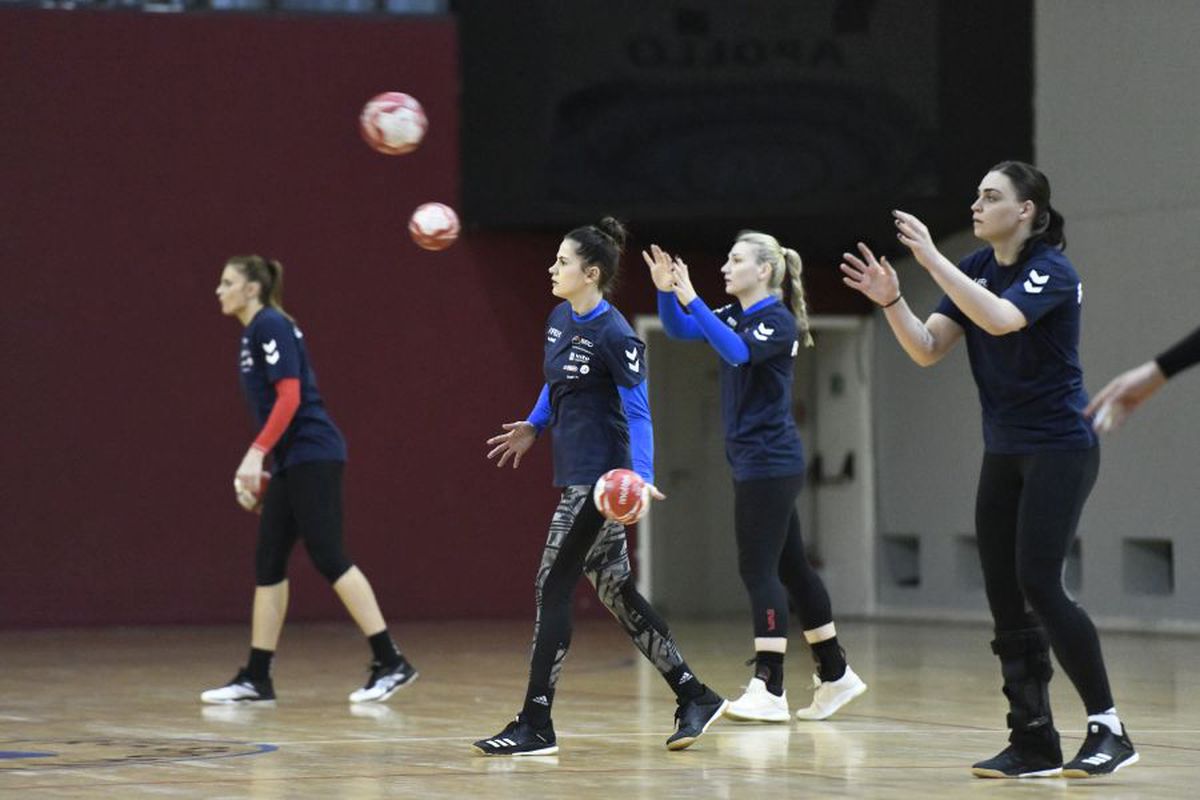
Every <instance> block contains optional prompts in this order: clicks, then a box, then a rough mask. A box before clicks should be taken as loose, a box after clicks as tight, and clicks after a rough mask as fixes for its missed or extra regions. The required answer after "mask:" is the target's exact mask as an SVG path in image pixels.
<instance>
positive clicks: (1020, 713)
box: [841, 161, 1138, 778]
mask: <svg viewBox="0 0 1200 800" xmlns="http://www.w3.org/2000/svg"><path fill="white" fill-rule="evenodd" d="M893 213H894V216H895V223H896V228H897V231H898V233H897V236H898V237H899V239H900V241H901V242H902V243H903V244H904V245H905V246H906V247H908V248H909V249H910V250H911V251H912V254H913V256H914V257H915V258H916V260H917V262H918V263H919V264H920V265H921V266H922V267H924V268H925V269H926V270H927V271H928V272H929V274H930V276H931V277H932V278H933V279H934V281H936V282H937V284H938V286H940V287H941V288H942V290H943V291H945V293H946V294H945V296H944V297H943V298H942V300H941V302H940V303H939V304H938V307H937V310H935V311H934V312H933V313H932V314H931V315H930V316H929V319H927V320H926V321H925V322H921V320H920V319H918V318H917V316H916V315H915V314H914V313H913V312H912V311H911V310H910V309H909V307H908V305H907V303H905V302H904V299H903V297H902V296H901V294H900V284H899V280H898V278H897V276H896V272H895V270H893V269H892V267H891V265H890V264H888V262H887V259H886V258H885V259H876V258H875V256H874V254H873V253H872V252H871V251H870V250H869V249H868V248H867V247H866V246H865V245H863V244H859V246H858V247H859V252H860V256H856V255H853V254H851V253H846V254H845V262H844V263H843V264H842V265H841V268H842V271H843V272H844V273H845V278H844V281H845V283H846V284H847V285H848V286H851V287H852V288H854V289H857V290H858V291H860V292H862V293H863V294H864V295H866V296H867V297H868V298H870V299H871V300H873V301H874V302H875V303H877V304H878V305H880V306H882V307H883V308H884V314H885V316H886V317H887V321H888V324H889V325H890V326H891V328H892V332H893V333H895V335H896V338H897V339H898V340H899V342H900V345H901V346H902V347H903V348H904V350H905V352H907V353H908V355H909V356H910V357H911V358H912V359H913V361H915V362H917V363H918V364H920V365H921V366H930V365H932V364H935V363H937V362H938V361H940V360H941V359H942V357H943V356H945V355H946V353H947V352H949V350H950V348H952V347H953V346H954V345H955V344H956V343H957V342H958V341H959V340H960V339H962V338H964V337H965V338H966V341H967V354H968V356H969V359H970V362H971V372H972V374H973V375H974V377H975V383H976V385H977V386H978V389H979V399H980V404H981V405H982V407H983V439H984V456H983V467H982V469H981V471H980V476H979V488H978V493H977V495H976V501H975V526H976V537H977V540H978V544H979V556H980V562H981V564H982V567H983V575H984V585H985V588H986V591H987V598H988V605H989V607H990V609H991V613H992V619H993V621H994V623H995V631H996V638H995V639H994V640H993V641H992V651H993V652H994V653H995V654H996V655H997V656H999V658H1000V667H1001V672H1002V675H1003V678H1004V694H1005V695H1006V696H1007V697H1008V701H1009V707H1010V712H1009V715H1008V725H1009V727H1010V728H1011V729H1012V733H1011V735H1010V737H1009V742H1010V744H1009V747H1007V748H1006V749H1005V750H1003V751H1002V752H1001V753H999V754H998V755H996V756H995V757H993V758H990V759H987V760H985V761H980V762H979V763H977V764H975V765H974V768H973V771H974V773H975V774H976V775H978V776H980V777H986V778H1012V777H1041V776H1051V775H1059V774H1062V775H1065V776H1067V777H1088V776H1093V775H1102V774H1106V773H1111V772H1114V771H1116V770H1118V769H1120V768H1121V767H1123V766H1126V765H1128V764H1132V763H1134V762H1136V761H1137V759H1138V755H1137V753H1136V752H1135V751H1134V749H1133V745H1132V743H1131V742H1130V741H1129V737H1128V736H1127V735H1126V733H1125V729H1124V726H1123V725H1122V724H1121V722H1120V720H1119V719H1118V717H1117V712H1116V708H1115V707H1114V705H1113V698H1112V692H1111V690H1110V689H1109V684H1108V675H1107V672H1106V671H1105V667H1104V658H1103V656H1102V655H1101V652H1100V639H1099V637H1098V636H1097V635H1096V628H1095V626H1094V625H1093V624H1092V621H1091V619H1090V618H1089V617H1088V615H1087V613H1086V612H1085V611H1084V610H1083V609H1082V608H1081V607H1080V606H1079V605H1078V604H1077V603H1076V602H1075V601H1074V600H1073V599H1072V598H1071V597H1070V596H1069V595H1068V594H1067V593H1066V590H1065V589H1064V587H1063V582H1062V575H1063V564H1064V562H1065V559H1066V556H1067V549H1068V547H1069V546H1070V544H1071V540H1072V539H1073V538H1074V536H1075V529H1076V526H1077V525H1078V523H1079V517H1080V514H1081V513H1082V511H1083V505H1084V502H1085V501H1086V500H1087V497H1088V494H1089V493H1090V492H1091V490H1092V486H1093V484H1095V482H1096V474H1097V472H1098V470H1099V466H1100V450H1099V447H1098V446H1097V442H1096V436H1095V434H1094V433H1093V431H1092V428H1091V426H1090V425H1089V424H1088V421H1087V420H1086V419H1085V417H1084V408H1085V406H1086V405H1087V393H1086V392H1085V391H1084V388H1083V370H1082V369H1081V368H1080V364H1079V329H1080V311H1081V305H1082V302H1083V284H1082V283H1081V282H1080V279H1079V275H1078V274H1077V273H1076V271H1075V268H1074V267H1073V266H1072V265H1071V262H1070V261H1068V260H1067V257H1066V255H1064V253H1063V249H1064V248H1065V246H1066V241H1065V238H1064V236H1063V218H1062V215H1061V214H1059V213H1058V212H1057V211H1055V210H1054V209H1053V208H1051V207H1050V183H1049V181H1048V180H1047V179H1046V176H1045V175H1043V174H1042V173H1041V172H1040V171H1038V170H1037V169H1036V168H1034V167H1032V166H1030V165H1029V164H1025V163H1022V162H1019V161H1005V162H1002V163H1000V164H997V165H996V166H995V167H993V168H992V169H991V170H990V171H989V172H988V173H987V175H985V176H984V178H983V180H982V181H981V182H980V184H979V190H978V196H977V198H976V200H975V202H974V203H972V205H971V214H972V218H971V219H972V224H973V229H974V232H975V235H976V236H977V237H978V238H979V239H982V240H983V241H984V242H986V243H987V246H986V247H984V248H982V249H980V250H977V251H975V252H974V253H972V254H971V255H969V256H967V257H966V258H965V259H963V260H962V262H961V263H959V264H958V266H957V267H956V266H955V265H954V264H953V263H951V262H950V261H949V260H947V259H946V257H945V256H943V255H942V254H941V253H940V252H939V251H938V249H937V247H936V246H935V245H934V243H933V239H932V237H931V236H930V234H929V231H928V229H927V228H926V227H925V225H924V224H922V223H921V221H920V220H918V219H917V218H916V217H914V216H913V215H911V214H906V213H904V212H903V211H896V212H893ZM1048 647H1052V648H1053V649H1054V654H1055V656H1056V657H1057V658H1058V662H1059V664H1061V665H1062V668H1063V669H1064V670H1065V671H1066V673H1067V676H1068V677H1069V678H1070V679H1071V682H1072V683H1073V684H1074V686H1075V689H1076V691H1078V692H1079V695H1080V697H1081V698H1082V700H1083V703H1084V706H1085V707H1086V709H1087V714H1088V722H1087V736H1086V738H1085V739H1084V742H1083V746H1082V747H1081V748H1080V750H1079V753H1078V755H1076V757H1075V758H1074V759H1073V760H1072V761H1070V762H1069V763H1067V764H1066V765H1065V766H1064V765H1063V759H1062V750H1061V748H1060V745H1059V737H1058V732H1057V731H1056V730H1055V728H1054V721H1053V717H1052V716H1051V713H1050V696H1049V689H1048V684H1049V681H1050V676H1051V674H1052V668H1051V663H1050V656H1049V652H1048Z"/></svg>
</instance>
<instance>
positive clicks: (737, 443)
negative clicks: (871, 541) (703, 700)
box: [642, 231, 867, 722]
mask: <svg viewBox="0 0 1200 800" xmlns="http://www.w3.org/2000/svg"><path fill="white" fill-rule="evenodd" d="M642 257H643V259H645V261H646V265H647V266H648V267H649V268H650V277H651V278H652V279H653V281H654V285H655V287H656V288H657V289H658V313H659V316H660V317H661V318H662V323H663V330H664V331H666V333H667V335H668V336H670V337H671V338H673V339H691V340H706V341H707V342H708V343H709V344H710V345H711V346H712V348H713V349H714V350H716V351H717V354H718V355H719V356H720V359H721V360H720V367H721V417H722V419H723V421H724V424H725V456H726V458H727V459H728V461H729V464H730V466H731V467H732V468H733V498H734V499H733V517H734V532H735V535H736V537H737V549H738V572H739V573H740V574H741V577H742V583H743V584H744V585H745V587H746V591H747V593H748V594H749V595H750V607H751V613H752V621H753V627H754V662H753V663H754V676H753V677H752V678H751V679H750V682H749V684H748V685H747V686H746V692H745V693H744V694H743V695H742V696H741V697H740V698H738V699H737V700H734V701H733V702H732V703H731V704H730V707H729V709H728V710H727V711H726V712H725V714H726V716H728V717H730V718H731V719H736V720H741V721H745V722H787V721H788V720H789V719H791V711H790V710H789V708H788V701H787V693H786V692H785V691H784V689H783V661H784V656H785V654H786V653H787V645H788V622H789V619H788V618H789V613H788V607H789V603H790V604H791V605H794V606H795V608H796V611H797V612H798V614H799V616H800V619H801V620H802V623H803V625H804V639H805V641H806V642H807V643H808V645H809V647H810V648H811V650H812V655H813V660H814V661H815V662H816V675H815V676H814V686H815V692H814V694H813V699H812V702H811V703H810V704H809V705H808V706H806V707H804V708H800V709H797V710H796V718H797V719H802V720H820V719H826V718H828V717H830V716H832V715H833V714H834V713H835V712H837V710H838V709H840V708H841V707H842V706H844V705H846V704H847V703H849V702H850V701H851V700H853V699H854V698H856V697H858V696H860V695H861V694H862V693H863V692H865V691H866V690H867V685H866V684H865V683H864V682H863V681H862V679H861V678H859V677H858V675H857V674H855V672H854V670H853V669H851V668H850V666H849V665H848V664H847V663H846V653H845V651H844V650H843V649H842V647H841V645H840V644H839V642H838V638H837V628H836V627H835V625H834V622H833V609H832V606H831V604H830V601H829V592H828V591H827V590H826V589H825V584H824V582H822V580H821V576H820V575H818V574H817V572H816V571H815V570H814V569H813V568H812V566H811V565H810V564H809V563H808V557H807V555H806V554H805V552H804V541H803V539H802V537H801V531H800V515H799V514H798V513H797V511H796V499H797V498H798V497H799V495H800V490H801V488H803V486H804V448H803V445H802V443H801V441H800V434H799V432H798V431H797V430H796V422H795V420H794V419H793V418H792V381H793V377H792V375H793V369H794V366H795V360H796V353H797V352H798V351H799V347H800V339H799V338H798V337H799V336H800V335H802V336H803V340H804V344H805V346H808V347H811V346H812V335H811V334H810V333H809V324H808V306H807V303H806V301H805V297H804V284H803V282H802V281H801V277H800V275H801V269H802V264H801V261H800V256H799V254H798V253H796V251H795V250H792V249H791V248H786V247H783V246H782V245H780V244H779V241H778V240H777V239H776V238H775V237H774V236H771V235H769V234H766V233H760V232H758V231H742V232H741V233H740V234H738V237H737V241H735V242H734V244H733V247H732V248H730V250H729V257H728V258H727V259H726V261H725V264H724V266H722V267H721V273H722V275H724V277H725V293H726V294H728V295H731V296H732V297H733V298H734V300H735V302H733V303H729V304H727V305H724V306H721V307H720V308H718V309H716V310H715V311H713V310H710V309H709V307H708V306H707V305H706V304H705V302H704V301H703V300H702V299H700V297H699V296H697V294H696V290H695V289H694V288H693V286H692V281H691V277H690V275H689V273H688V267H687V264H685V263H684V262H683V261H681V260H680V259H678V258H672V257H671V256H670V255H668V254H667V253H666V252H665V251H663V250H662V249H661V248H659V247H658V246H657V245H655V246H652V247H651V252H650V253H645V252H643V253H642ZM785 286H786V287H787V289H788V294H789V295H790V300H791V309H790V310H789V309H788V307H787V306H785V305H784V304H783V302H781V301H782V299H783V297H784V288H785Z"/></svg>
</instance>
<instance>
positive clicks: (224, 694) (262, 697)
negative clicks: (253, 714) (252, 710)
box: [200, 669, 275, 705]
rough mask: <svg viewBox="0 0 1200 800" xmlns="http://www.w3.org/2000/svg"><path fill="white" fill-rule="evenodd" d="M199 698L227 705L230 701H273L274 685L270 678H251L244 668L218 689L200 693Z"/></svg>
mask: <svg viewBox="0 0 1200 800" xmlns="http://www.w3.org/2000/svg"><path fill="white" fill-rule="evenodd" d="M200 700H201V701H202V702H205V703H218V704H221V705H229V704H232V703H274V702H275V687H274V686H273V685H272V684H271V679H270V678H266V679H265V680H261V681H256V680H253V679H251V677H250V673H249V672H247V671H246V670H245V669H240V670H238V673H237V675H234V676H233V680H231V681H230V682H229V683H227V684H225V685H224V686H222V687H221V688H219V689H209V690H208V691H205V692H201V693H200Z"/></svg>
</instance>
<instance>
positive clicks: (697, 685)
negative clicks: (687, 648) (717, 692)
mask: <svg viewBox="0 0 1200 800" xmlns="http://www.w3.org/2000/svg"><path fill="white" fill-rule="evenodd" d="M663 677H664V678H666V680H667V684H668V685H669V686H670V687H671V691H673V692H674V693H675V697H676V698H678V699H679V700H695V699H696V698H697V697H699V696H700V695H702V694H704V692H705V690H706V689H708V687H707V686H705V685H704V684H703V683H701V682H700V680H699V678H697V677H696V676H695V674H693V673H692V671H691V670H690V669H689V668H688V665H687V662H686V661H685V662H684V663H682V664H680V665H679V666H678V667H676V668H675V669H673V670H671V671H670V672H666V673H663Z"/></svg>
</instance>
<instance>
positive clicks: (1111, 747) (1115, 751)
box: [1062, 722, 1138, 778]
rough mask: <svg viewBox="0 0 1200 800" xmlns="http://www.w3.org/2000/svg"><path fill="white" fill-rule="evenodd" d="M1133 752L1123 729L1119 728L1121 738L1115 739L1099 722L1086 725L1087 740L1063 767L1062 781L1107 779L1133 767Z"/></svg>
mask: <svg viewBox="0 0 1200 800" xmlns="http://www.w3.org/2000/svg"><path fill="white" fill-rule="evenodd" d="M1137 761H1138V754H1137V751H1136V750H1134V749H1133V742H1131V741H1129V734H1127V733H1126V732H1125V726H1124V725H1122V726H1121V735H1120V736H1117V735H1116V734H1115V733H1113V732H1112V731H1111V730H1109V729H1108V726H1107V725H1104V724H1101V723H1099V722H1089V723H1088V733H1087V738H1085V739H1084V740H1083V746H1082V747H1080V748H1079V752H1078V753H1077V754H1076V755H1075V758H1073V759H1071V760H1070V761H1069V762H1067V764H1066V765H1064V766H1063V772H1062V774H1063V777H1064V778H1095V777H1098V776H1100V775H1109V774H1111V773H1113V772H1116V771H1117V770H1119V769H1120V768H1121V767H1127V766H1129V765H1130V764H1136V763H1137Z"/></svg>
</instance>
